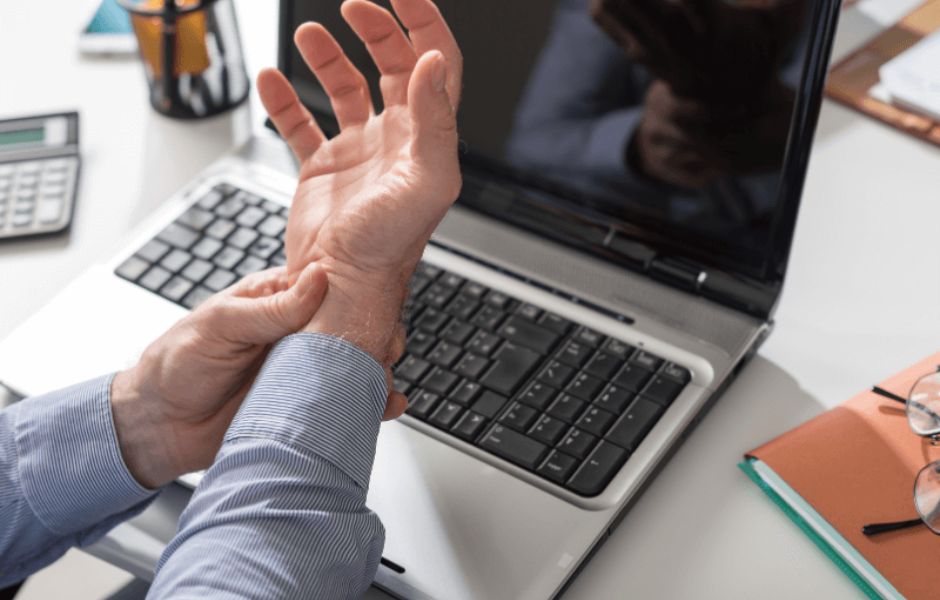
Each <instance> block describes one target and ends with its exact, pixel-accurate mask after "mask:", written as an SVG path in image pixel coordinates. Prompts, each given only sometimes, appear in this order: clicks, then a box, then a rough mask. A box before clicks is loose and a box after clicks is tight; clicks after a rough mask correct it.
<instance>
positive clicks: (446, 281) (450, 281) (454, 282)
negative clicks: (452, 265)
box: [438, 273, 464, 290]
mask: <svg viewBox="0 0 940 600" xmlns="http://www.w3.org/2000/svg"><path fill="white" fill-rule="evenodd" d="M438 282H440V283H441V284H443V285H446V286H447V287H449V288H454V289H455V290H456V289H458V288H459V287H460V286H462V285H463V282H464V279H463V277H461V276H460V275H454V274H453V273H444V275H443V276H441V277H439V278H438Z"/></svg>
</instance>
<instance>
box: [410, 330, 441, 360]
mask: <svg viewBox="0 0 940 600" xmlns="http://www.w3.org/2000/svg"><path fill="white" fill-rule="evenodd" d="M434 341H435V338H434V336H433V335H431V334H430V333H427V332H426V331H415V332H414V333H412V334H411V337H409V338H408V343H407V345H406V346H405V347H406V348H407V349H408V353H409V354H417V355H418V356H424V355H425V354H427V353H428V351H429V350H430V349H431V346H433V345H434Z"/></svg>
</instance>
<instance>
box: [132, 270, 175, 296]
mask: <svg viewBox="0 0 940 600" xmlns="http://www.w3.org/2000/svg"><path fill="white" fill-rule="evenodd" d="M172 276H173V274H172V273H170V272H169V271H167V270H166V269H164V268H163V267H153V268H152V269H150V270H149V271H147V273H146V274H145V275H144V276H143V277H141V278H140V280H138V281H137V283H138V284H140V285H142V286H143V287H145V288H147V289H148V290H150V291H151V292H156V291H157V290H159V289H160V288H162V287H163V285H164V284H165V283H166V282H167V281H169V280H170V277H172Z"/></svg>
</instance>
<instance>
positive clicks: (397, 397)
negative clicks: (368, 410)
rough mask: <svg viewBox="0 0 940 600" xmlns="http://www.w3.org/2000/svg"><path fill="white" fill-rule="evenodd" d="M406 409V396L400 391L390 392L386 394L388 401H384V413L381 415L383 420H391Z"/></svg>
mask: <svg viewBox="0 0 940 600" xmlns="http://www.w3.org/2000/svg"><path fill="white" fill-rule="evenodd" d="M407 409H408V398H406V397H405V395H404V394H402V393H400V392H392V393H391V394H389V395H388V401H387V402H386V403H385V414H384V415H382V420H383V421H393V420H395V419H397V418H398V417H400V416H402V415H403V414H405V411H406V410H407Z"/></svg>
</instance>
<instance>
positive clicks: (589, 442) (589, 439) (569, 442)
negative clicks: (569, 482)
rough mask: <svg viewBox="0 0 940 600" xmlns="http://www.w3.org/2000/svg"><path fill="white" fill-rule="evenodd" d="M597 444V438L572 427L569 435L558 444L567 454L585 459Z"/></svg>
mask: <svg viewBox="0 0 940 600" xmlns="http://www.w3.org/2000/svg"><path fill="white" fill-rule="evenodd" d="M596 443H597V437H596V436H593V435H591V434H590V433H588V432H586V431H582V430H580V429H578V428H577V427H572V428H571V431H569V432H568V435H566V436H565V437H564V439H563V440H561V443H560V444H558V449H559V450H562V451H564V452H567V453H568V454H570V455H571V456H574V457H576V458H579V459H583V458H584V457H585V456H587V455H588V453H589V452H590V451H591V448H593V447H594V444H596Z"/></svg>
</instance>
